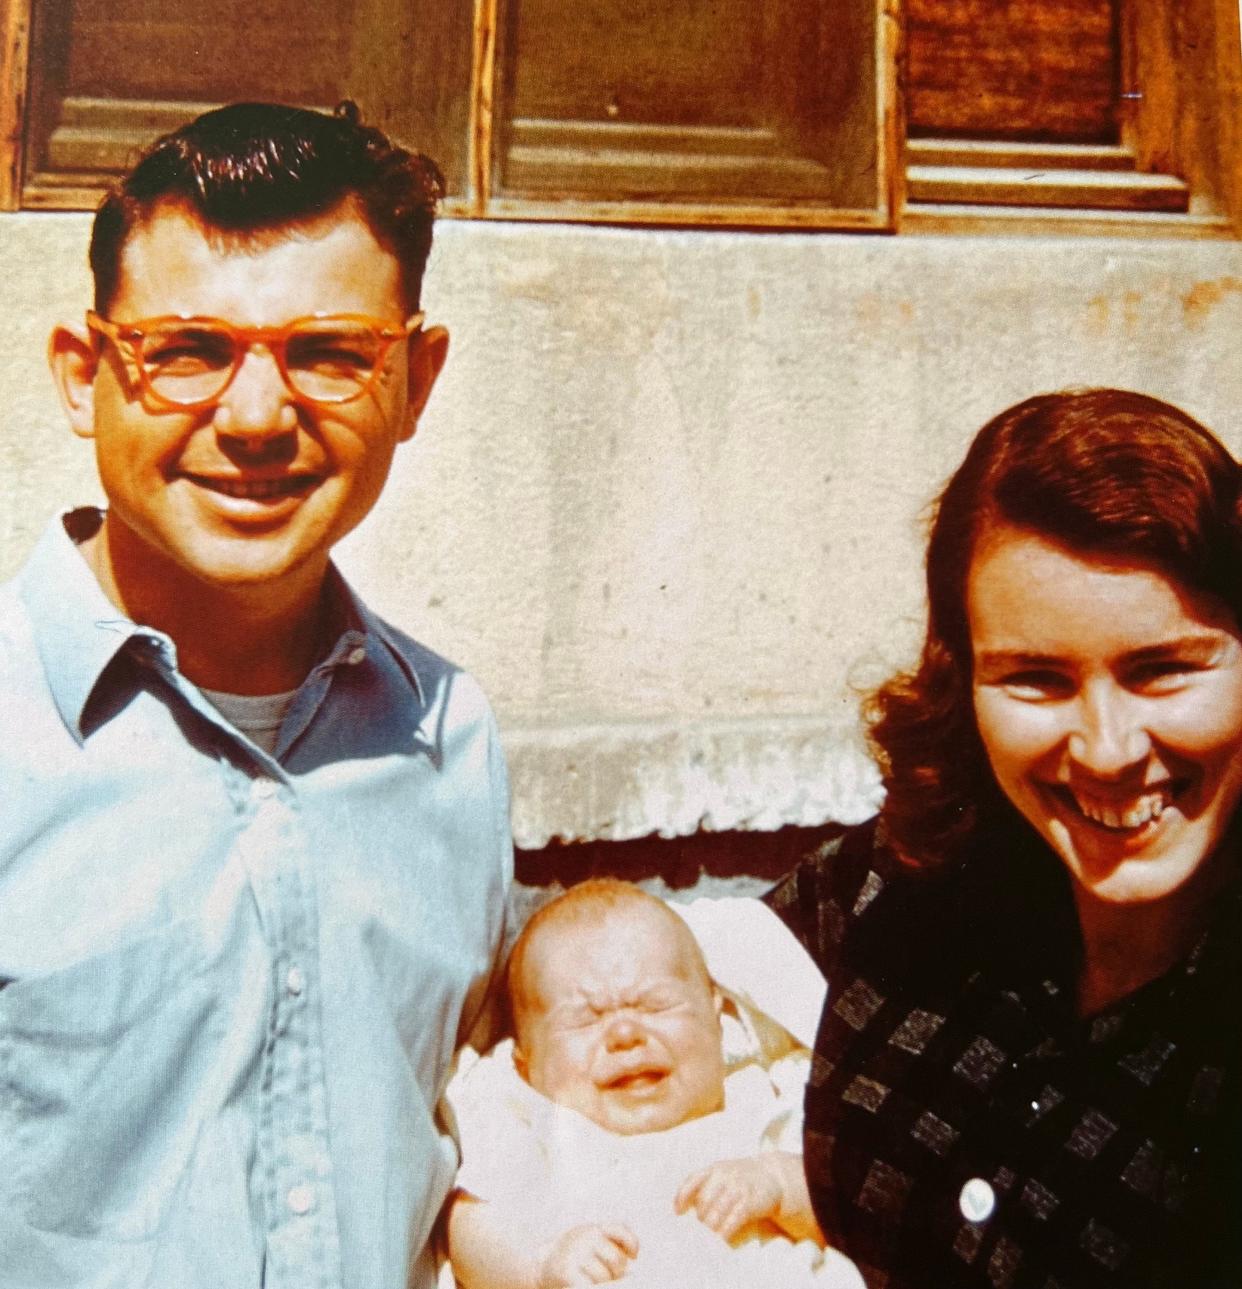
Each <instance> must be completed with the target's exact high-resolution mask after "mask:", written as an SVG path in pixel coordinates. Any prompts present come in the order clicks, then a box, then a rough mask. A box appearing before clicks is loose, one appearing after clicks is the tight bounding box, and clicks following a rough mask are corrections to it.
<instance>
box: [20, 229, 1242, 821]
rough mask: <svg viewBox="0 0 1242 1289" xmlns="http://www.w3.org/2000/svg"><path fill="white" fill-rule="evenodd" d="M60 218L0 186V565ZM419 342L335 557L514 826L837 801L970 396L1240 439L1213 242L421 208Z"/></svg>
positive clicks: (988, 406)
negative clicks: (495, 217) (481, 760)
mask: <svg viewBox="0 0 1242 1289" xmlns="http://www.w3.org/2000/svg"><path fill="white" fill-rule="evenodd" d="M87 232H88V223H87V220H86V218H85V217H82V216H58V215H39V214H29V215H15V216H4V217H0V280H2V281H3V282H4V283H5V285H6V289H7V301H6V305H5V307H4V310H3V314H2V316H0V337H2V339H3V346H4V353H5V354H6V356H7V360H6V362H5V363H4V364H3V368H2V370H0V471H2V472H3V473H2V476H0V477H2V478H3V486H4V505H3V509H2V511H0V572H4V573H7V572H9V571H11V570H12V569H13V568H14V567H15V566H16V564H17V563H18V561H19V560H20V559H21V557H22V555H23V554H24V552H25V550H26V549H27V548H28V546H29V544H30V542H31V540H32V539H33V536H34V535H35V533H36V532H37V531H38V530H39V528H40V527H41V525H42V524H43V522H44V520H45V519H46V517H47V515H48V514H49V513H51V512H52V511H53V510H54V509H55V508H56V507H57V506H58V505H60V504H62V503H65V502H66V501H77V500H83V499H89V498H91V497H94V496H95V495H96V493H97V486H96V484H95V482H94V477H93V472H92V469H91V464H90V460H89V449H88V447H87V446H86V445H84V444H82V443H80V442H78V441H77V440H75V439H73V438H72V437H71V436H70V435H69V433H68V431H67V429H66V428H65V427H64V423H63V419H62V417H61V414H60V411H59V408H58V406H57V404H56V401H55V395H54V393H53V391H52V387H51V383H50V380H49V379H48V377H47V376H46V374H45V369H44V365H43V356H42V355H43V346H44V339H45V336H46V333H47V331H48V328H49V326H50V325H51V323H52V321H53V320H54V319H55V318H57V317H58V316H60V315H66V316H69V315H75V314H80V312H81V310H82V309H83V308H84V306H85V303H86V301H87V296H88V291H87V285H88V284H87V277H86V272H85V268H84V254H85V244H86V238H87ZM426 305H427V308H428V311H429V314H430V316H431V318H432V319H433V320H434V321H442V322H444V323H446V324H447V325H448V326H449V328H450V329H451V331H452V333H453V336H454V342H453V349H452V352H451V355H450V359H449V364H448V367H447V369H446V371H445V373H444V376H443V378H442V381H441V384H440V386H439V388H438V389H437V391H436V393H435V395H434V396H433V399H432V403H431V405H430V407H429V409H428V412H427V414H426V416H425V418H424V421H423V426H422V429H421V431H420V433H419V436H418V437H417V439H416V440H415V441H414V442H413V444H411V445H410V446H409V447H408V448H407V449H405V450H404V452H403V455H402V456H401V458H400V459H399V461H398V465H397V468H396V470H395V473H394V476H393V479H392V481H391V484H390V486H389V489H388V492H387V494H386V495H385V498H384V499H383V501H382V502H381V504H380V507H379V510H378V511H377V513H376V514H375V515H374V516H372V518H371V520H370V521H369V522H368V524H367V525H366V526H364V528H363V529H362V530H361V531H360V532H359V533H358V534H356V535H355V536H354V537H353V538H351V539H350V540H349V542H348V543H347V544H346V547H345V548H344V550H343V551H342V563H343V565H344V566H345V568H346V569H347V571H348V572H349V573H350V575H351V576H352V577H353V578H354V579H355V581H356V582H357V583H358V584H359V585H360V586H361V587H362V589H363V590H364V592H365V593H366V594H367V595H369V597H370V598H371V599H372V601H373V602H374V603H375V604H376V605H377V606H378V607H379V608H380V609H381V610H382V611H383V612H385V613H386V614H387V615H388V616H390V617H392V618H393V619H395V620H396V621H398V622H400V623H401V624H402V625H403V626H405V627H406V628H408V629H410V630H412V631H413V632H415V633H416V634H418V635H419V636H420V637H421V638H422V639H424V640H426V641H427V642H428V643H429V644H431V645H433V646H434V647H436V648H439V649H441V650H443V651H444V652H446V653H448V654H449V655H450V656H452V657H454V658H455V659H457V660H459V661H460V662H462V663H463V664H465V665H466V666H468V667H469V668H470V669H471V670H472V671H474V672H475V673H476V674H477V675H478V676H479V678H480V679H481V680H482V682H483V683H484V685H485V686H486V688H487V690H488V691H489V693H490V694H491V696H492V698H493V700H494V702H495V704H496V707H497V709H498V712H499V714H500V718H501V722H502V725H503V727H504V730H505V733H506V738H507V741H508V745H509V748H510V753H511V757H512V762H513V776H514V783H515V826H516V832H517V836H518V838H519V840H520V841H521V842H523V844H526V845H538V844H541V843H542V842H543V841H544V840H546V839H547V838H548V837H549V836H552V835H563V836H572V837H600V836H603V837H632V836H639V835H642V834H644V833H649V832H663V833H665V834H666V835H675V834H681V833H685V832H689V831H692V830H693V829H694V828H695V827H696V826H699V825H701V824H702V825H705V826H707V827H712V828H726V827H774V826H777V825H779V824H780V823H783V822H797V823H804V824H812V823H817V822H821V821H823V820H826V819H840V820H849V819H851V818H856V817H860V816H861V815H863V814H865V813H867V812H868V811H869V810H870V809H871V808H872V807H873V806H874V804H875V801H876V790H875V783H874V776H873V774H872V773H871V771H870V769H869V767H868V765H867V763H866V762H865V760H864V759H863V757H862V755H861V753H860V752H859V750H858V743H857V738H856V734H855V716H854V709H855V698H854V694H855V692H856V691H857V689H858V688H859V687H860V686H865V685H866V684H868V683H870V682H872V681H874V680H876V679H878V678H880V677H881V676H882V675H883V674H884V673H885V672H886V671H887V670H888V669H889V668H891V667H892V666H893V665H894V664H896V663H899V662H902V661H904V660H906V659H908V657H909V656H910V651H911V646H912V642H913V639H914V632H915V629H916V625H917V620H918V617H919V614H920V612H921V599H920V595H921V592H920V586H919V577H920V560H921V536H920V528H919V515H920V512H921V510H922V508H923V507H924V505H925V503H926V502H927V501H928V499H929V498H930V497H931V495H932V494H933V492H934V490H935V488H936V486H937V484H938V483H939V482H940V481H941V480H943V478H944V476H945V475H946V474H947V472H948V471H949V470H950V469H951V468H952V467H953V465H954V464H955V463H956V460H957V459H958V458H959V456H960V454H961V452H962V450H963V448H964V446H965V443H966V442H967V440H968V439H969V437H970V435H971V433H972V432H973V431H974V429H976V428H977V427H978V426H979V425H980V424H981V423H982V422H983V421H984V420H985V419H986V418H987V417H988V416H989V415H990V414H991V413H993V412H995V411H996V410H998V409H1000V408H1001V407H1004V406H1006V405H1007V404H1009V403H1011V402H1014V401H1016V400H1018V399H1020V398H1022V397H1025V396H1026V395H1028V394H1031V393H1034V392H1036V391H1039V390H1046V389H1051V388H1058V387H1062V386H1065V385H1072V384H1119V385H1126V386H1131V387H1134V388H1139V389H1143V390H1146V391H1149V392H1151V393H1154V394H1158V395H1160V396H1162V397H1165V398H1168V399H1171V400H1172V401H1174V402H1177V403H1179V404H1181V405H1182V406H1184V407H1186V408H1187V409H1188V410H1190V411H1192V412H1193V413H1195V414H1196V415H1198V416H1200V417H1201V418H1203V419H1204V420H1205V421H1206V422H1207V423H1208V424H1209V425H1210V426H1212V427H1213V428H1215V429H1216V430H1217V431H1218V432H1219V433H1220V434H1221V435H1222V437H1223V438H1225V440H1226V441H1227V442H1229V443H1230V444H1231V446H1233V447H1234V448H1235V450H1237V449H1242V247H1240V246H1239V245H1237V244H1234V243H1189V242H1122V241H1117V242H1110V241H1101V240H1022V241H1019V240H1005V239H983V238H975V239H968V238H913V237H909V238H887V237H869V236H833V235H813V234H812V235H801V234H776V235H750V234H739V233H724V232H712V233H693V232H674V231H655V230H639V231H629V230H610V229H592V228H573V227H556V226H537V225H526V226H522V225H502V224H464V223H445V224H444V225H443V226H442V227H441V229H440V231H439V234H438V241H437V247H436V251H435V252H434V259H433V264H432V268H431V271H430V274H429V278H428V288H427V292H426Z"/></svg>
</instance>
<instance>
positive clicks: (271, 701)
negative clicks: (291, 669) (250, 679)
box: [200, 689, 298, 756]
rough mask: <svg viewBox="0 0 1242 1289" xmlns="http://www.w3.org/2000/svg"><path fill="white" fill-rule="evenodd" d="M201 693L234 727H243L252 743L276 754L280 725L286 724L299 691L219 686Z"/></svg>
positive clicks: (271, 753)
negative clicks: (237, 689)
mask: <svg viewBox="0 0 1242 1289" xmlns="http://www.w3.org/2000/svg"><path fill="white" fill-rule="evenodd" d="M200 692H201V693H202V695H203V697H204V698H205V699H206V700H207V701H208V702H209V703H210V704H211V705H212V706H213V707H214V708H215V709H216V711H218V712H219V713H220V715H221V716H223V717H224V719H225V720H226V721H228V722H229V724H230V725H232V726H233V728H234V729H237V730H240V731H241V732H242V733H243V734H244V735H245V736H246V737H247V738H248V739H249V740H250V741H251V742H252V743H255V744H257V745H258V746H259V747H261V748H262V749H263V750H264V751H265V752H266V753H267V754H268V756H272V755H274V754H275V752H276V740H277V739H278V738H279V737H280V727H281V726H282V725H283V724H284V723H285V716H286V715H287V714H288V711H289V708H290V707H291V706H292V705H293V697H294V695H295V694H296V693H297V692H298V691H297V690H296V689H291V690H289V691H288V692H287V693H283V694H224V693H221V692H220V691H219V690H216V689H203V690H201V691H200Z"/></svg>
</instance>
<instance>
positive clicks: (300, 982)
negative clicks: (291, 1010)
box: [285, 967, 306, 998]
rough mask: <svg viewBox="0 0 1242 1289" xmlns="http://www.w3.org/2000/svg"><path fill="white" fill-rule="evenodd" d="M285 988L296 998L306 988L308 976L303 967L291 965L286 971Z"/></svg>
mask: <svg viewBox="0 0 1242 1289" xmlns="http://www.w3.org/2000/svg"><path fill="white" fill-rule="evenodd" d="M285 988H286V989H287V990H288V991H289V992H290V993H291V994H292V995H293V996H294V997H295V998H296V997H297V996H298V994H300V993H301V992H302V990H303V989H305V988H306V977H305V976H304V975H303V974H302V968H301V967H290V968H289V970H288V971H287V972H286V973H285Z"/></svg>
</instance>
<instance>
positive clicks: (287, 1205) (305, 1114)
mask: <svg viewBox="0 0 1242 1289" xmlns="http://www.w3.org/2000/svg"><path fill="white" fill-rule="evenodd" d="M252 799H253V801H254V803H255V806H256V809H255V813H254V818H253V825H252V826H253V830H254V843H255V844H256V845H258V846H261V847H263V848H264V849H265V852H266V853H265V855H264V856H263V858H264V861H265V862H264V863H263V864H262V869H263V871H264V873H265V874H266V877H267V880H266V881H265V882H264V883H263V893H264V897H265V898H264V899H263V906H264V907H263V913H264V920H265V922H266V924H267V927H268V935H269V938H270V941H271V943H272V947H273V950H274V951H275V953H276V955H277V957H276V971H275V981H274V983H275V984H276V989H275V991H274V997H273V1000H272V1030H271V1040H270V1044H269V1048H268V1053H267V1063H268V1071H267V1077H266V1080H265V1097H266V1100H267V1105H266V1107H265V1110H264V1116H263V1117H264V1120H265V1121H266V1124H267V1127H268V1131H267V1133H266V1134H265V1141H264V1147H265V1152H264V1153H265V1154H266V1156H267V1158H266V1161H265V1164H264V1171H265V1172H266V1175H267V1178H268V1186H267V1207H268V1259H267V1275H266V1279H265V1284H266V1285H267V1286H268V1287H269V1289H320V1287H323V1289H326V1287H327V1286H336V1285H337V1284H338V1280H339V1276H338V1274H337V1264H338V1258H337V1250H336V1233H335V1227H334V1225H333V1221H332V1216H333V1206H332V1205H331V1204H330V1203H326V1202H325V1197H324V1195H323V1194H322V1186H323V1185H324V1184H330V1183H327V1182H326V1179H327V1177H328V1175H329V1172H330V1170H329V1168H328V1165H327V1157H326V1125H325V1124H324V1123H323V1122H322V1114H321V1113H320V1112H319V1110H320V1107H321V1103H322V1099H323V1098H322V1095H321V1093H322V1089H321V1088H320V1087H319V1082H320V1080H321V1079H322V1067H321V1062H320V1061H319V1059H318V1058H317V1056H316V1052H315V1047H314V1044H315V1034H316V1030H315V1026H314V1024H313V1023H312V1021H313V1015H314V1005H315V1003H314V997H315V988H316V984H315V967H314V964H315V956H314V955H315V932H314V919H313V915H312V913H311V912H310V911H309V910H310V909H312V908H313V904H312V901H313V894H312V893H311V892H310V891H309V890H308V882H309V877H308V875H307V874H306V873H305V871H304V869H305V864H306V858H305V847H304V846H299V845H298V837H299V835H300V829H299V820H298V818H297V806H296V800H295V798H294V797H293V795H292V792H291V789H289V788H288V787H285V788H283V789H282V787H281V785H280V784H279V783H277V782H276V781H274V780H272V779H257V780H256V781H255V782H254V785H253V788H252Z"/></svg>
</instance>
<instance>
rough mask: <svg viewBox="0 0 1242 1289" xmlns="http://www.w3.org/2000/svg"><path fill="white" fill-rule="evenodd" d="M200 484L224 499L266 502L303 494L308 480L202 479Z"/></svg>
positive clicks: (296, 476)
mask: <svg viewBox="0 0 1242 1289" xmlns="http://www.w3.org/2000/svg"><path fill="white" fill-rule="evenodd" d="M200 482H201V483H203V484H204V485H205V486H206V487H208V488H210V489H211V490H212V491H213V492H222V493H224V495H225V496H226V497H244V498H248V499H251V500H254V501H267V500H268V499H270V498H272V497H286V496H289V495H291V494H292V493H296V492H303V491H305V489H306V486H307V484H308V483H309V482H310V480H309V479H308V478H307V477H306V476H305V475H295V476H290V477H287V478H283V479H202V480H200Z"/></svg>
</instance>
